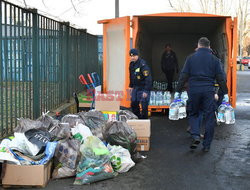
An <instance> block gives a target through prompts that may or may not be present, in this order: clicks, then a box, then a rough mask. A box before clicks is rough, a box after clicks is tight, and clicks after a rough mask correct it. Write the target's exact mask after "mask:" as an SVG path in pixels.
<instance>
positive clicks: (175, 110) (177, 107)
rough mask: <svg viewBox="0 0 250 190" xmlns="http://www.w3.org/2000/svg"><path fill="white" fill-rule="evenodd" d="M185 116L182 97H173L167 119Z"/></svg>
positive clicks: (177, 118)
mask: <svg viewBox="0 0 250 190" xmlns="http://www.w3.org/2000/svg"><path fill="white" fill-rule="evenodd" d="M185 117H187V112H186V104H185V102H184V100H182V99H175V100H174V101H173V102H172V103H171V104H170V107H169V119H170V120H179V119H183V118H185Z"/></svg>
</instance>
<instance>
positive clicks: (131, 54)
mask: <svg viewBox="0 0 250 190" xmlns="http://www.w3.org/2000/svg"><path fill="white" fill-rule="evenodd" d="M129 55H130V56H133V55H139V52H138V50H137V49H135V48H133V49H131V50H130V51H129Z"/></svg>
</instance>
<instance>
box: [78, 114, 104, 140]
mask: <svg viewBox="0 0 250 190" xmlns="http://www.w3.org/2000/svg"><path fill="white" fill-rule="evenodd" d="M79 114H80V116H81V118H82V119H83V120H84V123H85V124H84V125H86V126H87V127H89V128H90V130H91V132H92V133H93V135H94V136H97V137H98V138H99V139H100V140H103V128H104V126H105V124H106V123H107V121H106V120H105V118H104V116H103V113H102V112H100V111H96V110H90V111H88V112H86V113H84V114H81V113H79Z"/></svg>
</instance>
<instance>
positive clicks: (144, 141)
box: [136, 137, 150, 151]
mask: <svg viewBox="0 0 250 190" xmlns="http://www.w3.org/2000/svg"><path fill="white" fill-rule="evenodd" d="M149 148H150V137H137V145H136V150H137V151H149Z"/></svg>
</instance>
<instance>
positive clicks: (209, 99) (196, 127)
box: [175, 37, 228, 152]
mask: <svg viewBox="0 0 250 190" xmlns="http://www.w3.org/2000/svg"><path fill="white" fill-rule="evenodd" d="M215 80H217V82H218V84H219V86H220V88H221V90H222V91H223V93H224V94H225V96H224V98H225V97H226V99H228V95H227V93H228V89H227V86H226V82H225V77H224V73H223V70H222V68H221V64H220V60H219V59H218V58H217V57H215V56H214V55H213V54H212V53H211V49H210V41H209V40H208V39H207V38H206V37H202V38H200V39H199V41H198V49H197V51H196V52H195V53H193V54H192V55H190V56H188V57H187V59H186V62H185V65H184V67H183V69H182V72H181V75H180V77H179V80H178V86H177V88H176V94H175V97H178V96H179V94H180V93H181V90H182V88H183V86H184V84H185V82H186V81H188V83H189V100H190V113H189V124H190V126H191V135H192V144H191V146H190V148H191V149H195V148H197V146H198V144H199V143H200V124H199V115H200V114H201V113H203V114H204V123H205V135H204V141H203V150H204V151H206V152H207V151H209V149H210V145H211V142H212V139H213V135H214V126H215V119H216V118H215V109H216V106H215V99H214V95H215V88H214V84H215Z"/></svg>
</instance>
